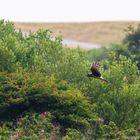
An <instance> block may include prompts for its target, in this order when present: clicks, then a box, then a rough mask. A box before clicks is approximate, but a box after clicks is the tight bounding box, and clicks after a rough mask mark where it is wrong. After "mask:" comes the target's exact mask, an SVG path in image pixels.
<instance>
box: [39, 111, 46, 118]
mask: <svg viewBox="0 0 140 140" xmlns="http://www.w3.org/2000/svg"><path fill="white" fill-rule="evenodd" d="M40 115H41V116H43V117H47V116H48V112H42V113H41V114H40Z"/></svg>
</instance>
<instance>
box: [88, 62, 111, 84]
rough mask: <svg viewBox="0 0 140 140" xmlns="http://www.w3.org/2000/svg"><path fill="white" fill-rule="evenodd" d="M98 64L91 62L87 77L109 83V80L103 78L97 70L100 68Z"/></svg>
mask: <svg viewBox="0 0 140 140" xmlns="http://www.w3.org/2000/svg"><path fill="white" fill-rule="evenodd" d="M100 66H101V65H100V64H99V63H97V62H96V63H93V64H92V66H91V68H90V70H91V73H88V74H87V76H88V77H94V78H97V79H99V80H101V81H104V82H106V83H109V81H107V80H106V79H104V78H103V77H102V75H101V73H100V71H99V69H100Z"/></svg>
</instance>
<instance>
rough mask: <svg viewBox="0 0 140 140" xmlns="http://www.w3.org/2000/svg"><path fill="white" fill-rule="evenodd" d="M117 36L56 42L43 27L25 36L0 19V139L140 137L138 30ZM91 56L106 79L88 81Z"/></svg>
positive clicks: (76, 139)
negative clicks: (72, 44) (112, 40)
mask: <svg viewBox="0 0 140 140" xmlns="http://www.w3.org/2000/svg"><path fill="white" fill-rule="evenodd" d="M127 33H128V34H127V35H126V37H125V39H124V41H123V42H121V43H118V44H112V45H110V46H109V47H104V48H100V49H93V50H90V51H85V50H82V49H80V48H76V49H70V48H63V46H62V38H60V37H56V38H53V37H51V32H50V31H49V30H38V31H37V32H35V33H30V34H29V35H27V36H26V35H25V34H23V33H22V32H21V31H16V30H15V28H14V25H13V23H11V22H6V21H4V20H1V21H0V139H1V140H10V139H11V140H16V139H17V140H55V139H58V140H93V139H97V140H98V139H100V140H111V139H120V140H128V139H133V138H135V139H139V138H140V104H139V103H140V77H139V76H140V71H139V69H140V55H139V53H140V49H139V45H140V42H139V40H140V28H139V27H138V28H137V29H136V30H134V29H133V28H131V29H130V28H129V30H128V31H127ZM92 61H99V62H100V63H101V64H102V68H101V72H102V73H103V76H104V77H105V78H106V79H107V80H109V81H110V84H106V83H103V82H102V81H98V80H96V79H90V78H88V77H87V76H86V75H87V73H88V72H89V69H90V65H91V63H92Z"/></svg>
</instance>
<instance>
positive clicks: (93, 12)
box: [0, 0, 140, 22]
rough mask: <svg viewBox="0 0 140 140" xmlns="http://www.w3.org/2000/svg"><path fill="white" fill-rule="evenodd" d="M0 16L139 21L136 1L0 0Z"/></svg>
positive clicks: (34, 19)
mask: <svg viewBox="0 0 140 140" xmlns="http://www.w3.org/2000/svg"><path fill="white" fill-rule="evenodd" d="M0 19H6V20H10V21H25V22H86V21H109V20H140V0H0Z"/></svg>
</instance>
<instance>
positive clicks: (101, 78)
mask: <svg viewBox="0 0 140 140" xmlns="http://www.w3.org/2000/svg"><path fill="white" fill-rule="evenodd" d="M99 79H100V80H102V81H104V82H106V83H110V82H109V81H107V80H106V79H104V78H103V77H99Z"/></svg>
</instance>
